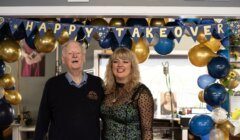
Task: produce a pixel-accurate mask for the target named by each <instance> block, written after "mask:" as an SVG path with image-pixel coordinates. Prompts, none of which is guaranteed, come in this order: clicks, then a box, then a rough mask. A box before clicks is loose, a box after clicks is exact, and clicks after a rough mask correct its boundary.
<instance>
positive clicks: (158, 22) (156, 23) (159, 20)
mask: <svg viewBox="0 0 240 140" xmlns="http://www.w3.org/2000/svg"><path fill="white" fill-rule="evenodd" d="M164 25H165V21H164V19H163V18H152V19H151V21H150V26H153V27H160V26H164Z"/></svg>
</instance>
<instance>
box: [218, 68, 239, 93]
mask: <svg viewBox="0 0 240 140" xmlns="http://www.w3.org/2000/svg"><path fill="white" fill-rule="evenodd" d="M239 78H240V75H239V74H238V72H237V71H235V70H230V72H229V73H228V75H227V76H226V77H224V78H222V79H220V83H221V84H222V85H224V86H225V87H226V88H228V89H234V88H236V87H237V86H238V85H239Z"/></svg>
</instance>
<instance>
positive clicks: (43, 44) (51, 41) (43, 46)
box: [34, 30, 58, 53]
mask: <svg viewBox="0 0 240 140" xmlns="http://www.w3.org/2000/svg"><path fill="white" fill-rule="evenodd" d="M34 44H35V46H36V49H37V51H38V52H43V53H50V52H52V51H54V50H55V49H56V48H57V46H58V42H57V40H56V39H55V36H54V33H53V31H52V30H48V31H47V32H46V33H45V34H44V35H43V36H42V37H40V36H39V35H36V38H35V39H34Z"/></svg>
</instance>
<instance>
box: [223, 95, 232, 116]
mask: <svg viewBox="0 0 240 140" xmlns="http://www.w3.org/2000/svg"><path fill="white" fill-rule="evenodd" d="M228 92H229V91H228ZM229 98H230V97H229V93H228V94H227V95H226V98H225V101H224V102H223V103H222V104H221V107H222V108H223V109H225V110H226V111H227V112H230V111H229V110H230V107H229V104H230V101H229V100H230V99H229ZM228 115H229V114H228Z"/></svg>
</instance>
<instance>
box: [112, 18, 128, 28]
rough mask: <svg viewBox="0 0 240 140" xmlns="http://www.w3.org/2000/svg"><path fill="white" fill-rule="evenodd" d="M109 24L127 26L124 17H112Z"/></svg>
mask: <svg viewBox="0 0 240 140" xmlns="http://www.w3.org/2000/svg"><path fill="white" fill-rule="evenodd" d="M109 26H113V27H123V26H125V21H124V19H123V18H112V19H111V20H110V22H109Z"/></svg>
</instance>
